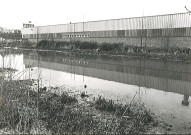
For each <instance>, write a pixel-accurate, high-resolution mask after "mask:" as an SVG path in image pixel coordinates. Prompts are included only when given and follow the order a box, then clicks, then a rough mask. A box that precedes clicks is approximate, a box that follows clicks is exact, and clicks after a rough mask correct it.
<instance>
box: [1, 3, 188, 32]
mask: <svg viewBox="0 0 191 135" xmlns="http://www.w3.org/2000/svg"><path fill="white" fill-rule="evenodd" d="M184 6H187V7H188V9H190V10H191V0H0V27H4V28H11V29H21V28H22V24H23V23H27V22H28V21H32V23H34V24H35V25H38V26H42V25H54V24H64V23H69V22H82V21H94V20H105V19H116V18H128V17H137V16H143V15H145V16H149V15H159V14H171V13H180V12H186V10H185V8H184Z"/></svg>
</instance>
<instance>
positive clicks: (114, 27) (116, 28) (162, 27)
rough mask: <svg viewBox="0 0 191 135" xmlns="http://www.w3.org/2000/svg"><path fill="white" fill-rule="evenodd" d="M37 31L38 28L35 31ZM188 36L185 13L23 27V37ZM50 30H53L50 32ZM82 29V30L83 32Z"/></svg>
mask: <svg viewBox="0 0 191 135" xmlns="http://www.w3.org/2000/svg"><path fill="white" fill-rule="evenodd" d="M37 31H38V32H37ZM37 33H38V34H39V38H42V39H47V38H68V37H119V38H120V37H121V38H122V37H140V36H144V37H146V36H148V37H158V36H159V37H160V36H191V15H189V14H188V13H179V14H170V15H159V16H148V17H135V18H123V19H113V20H103V21H91V22H80V23H68V24H60V25H50V26H39V27H34V28H23V29H22V34H23V38H36V37H37V36H35V35H37ZM51 33H54V34H51ZM85 33H86V34H85Z"/></svg>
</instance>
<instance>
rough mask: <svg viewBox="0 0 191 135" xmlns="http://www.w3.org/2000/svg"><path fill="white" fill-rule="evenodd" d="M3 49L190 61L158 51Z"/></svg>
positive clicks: (177, 61)
mask: <svg viewBox="0 0 191 135" xmlns="http://www.w3.org/2000/svg"><path fill="white" fill-rule="evenodd" d="M4 48H5V49H14V50H26V51H29V50H32V51H39V52H53V53H72V54H86V55H92V56H107V57H120V58H123V59H145V60H156V61H166V62H175V63H187V64H189V63H190V62H191V55H179V56H177V55H173V54H158V53H151V54H146V53H139V54H135V53H126V54H112V53H110V52H102V53H97V52H95V51H90V50H88V51H86V50H82V51H80V50H55V49H54V50H51V49H38V48H23V47H19V48H12V47H8V48H7V47H4Z"/></svg>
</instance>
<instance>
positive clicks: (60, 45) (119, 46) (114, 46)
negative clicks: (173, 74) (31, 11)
mask: <svg viewBox="0 0 191 135" xmlns="http://www.w3.org/2000/svg"><path fill="white" fill-rule="evenodd" d="M36 48H39V49H53V50H60V49H66V50H68V49H71V50H97V51H100V52H106V53H107V52H114V53H117V54H124V53H135V54H139V53H147V54H151V53H162V54H175V55H178V54H185V55H190V54H191V49H190V48H186V47H184V48H182V47H168V48H166V47H147V46H146V47H145V46H144V47H141V46H132V45H125V44H123V43H107V42H103V43H97V42H92V41H91V42H88V41H82V42H81V41H71V42H68V41H53V40H51V41H49V40H41V41H40V42H38V44H37V45H36Z"/></svg>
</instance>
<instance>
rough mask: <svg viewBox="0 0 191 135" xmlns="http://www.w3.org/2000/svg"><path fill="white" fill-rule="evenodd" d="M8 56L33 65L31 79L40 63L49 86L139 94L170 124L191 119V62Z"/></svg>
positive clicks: (119, 94) (19, 64)
mask: <svg viewBox="0 0 191 135" xmlns="http://www.w3.org/2000/svg"><path fill="white" fill-rule="evenodd" d="M9 58H11V59H12V64H8V65H14V67H15V68H17V69H18V70H25V67H31V66H32V67H34V68H33V69H34V70H33V71H31V77H32V78H35V77H37V72H36V71H35V68H36V67H37V66H39V67H40V70H41V75H42V78H43V79H42V80H43V81H44V82H43V83H44V84H46V85H63V84H64V85H66V86H71V87H72V88H74V89H75V90H76V89H83V86H84V85H87V89H88V92H89V93H93V94H95V93H97V94H100V95H101V94H102V95H104V96H107V97H112V96H113V98H114V97H115V98H116V97H117V98H120V99H122V100H124V101H130V100H132V98H133V97H134V96H135V94H136V93H137V96H136V99H138V100H142V101H143V102H145V104H146V106H147V107H149V108H150V109H152V110H153V111H154V113H156V114H158V115H163V114H165V116H164V117H165V118H167V119H168V120H169V122H170V123H172V122H174V123H177V122H186V121H187V122H190V121H191V118H190V117H189V116H190V115H191V107H190V105H189V100H190V98H189V96H191V83H190V82H191V70H190V69H191V64H180V63H171V62H163V61H154V60H139V59H138V60H124V59H122V58H109V57H106V56H102V57H101V56H90V55H79V54H78V55H77V54H76V55H71V54H70V55H64V54H62V55H48V54H46V55H39V56H37V53H36V52H30V53H25V54H20V55H13V56H12V55H9V57H7V58H6V62H7V63H9V62H8V61H9ZM37 59H39V61H38V60H37ZM1 61H2V57H0V62H1ZM13 61H14V62H13ZM1 66H2V65H1ZM182 114H184V115H182ZM174 117H176V120H175V119H173V118H174Z"/></svg>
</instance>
